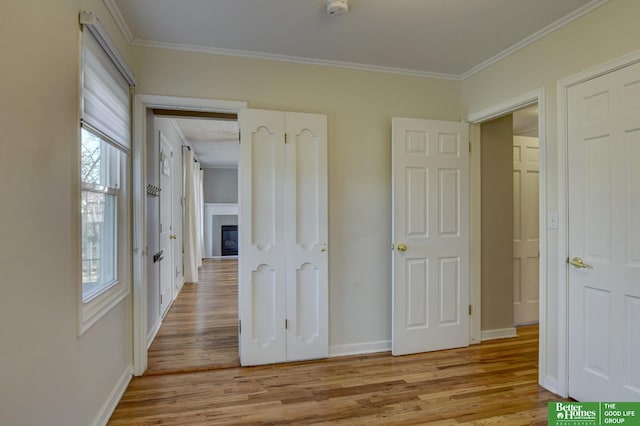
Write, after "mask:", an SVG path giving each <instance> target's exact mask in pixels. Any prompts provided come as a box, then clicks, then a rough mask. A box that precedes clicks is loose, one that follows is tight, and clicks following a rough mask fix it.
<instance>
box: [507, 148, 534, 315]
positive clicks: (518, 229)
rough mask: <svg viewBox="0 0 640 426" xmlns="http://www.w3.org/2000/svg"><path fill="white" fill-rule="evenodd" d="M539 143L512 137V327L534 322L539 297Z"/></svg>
mask: <svg viewBox="0 0 640 426" xmlns="http://www.w3.org/2000/svg"><path fill="white" fill-rule="evenodd" d="M538 151H539V142H538V138H532V137H524V136H514V138H513V281H514V289H513V296H514V306H513V314H514V324H516V325H518V324H528V323H533V322H537V321H538V310H539V309H538V306H539V300H538V299H539V297H538V289H539V287H540V284H539V251H538V248H539V236H538V223H539V217H538V216H539V211H538V210H539V207H538V198H539V187H538V182H539V179H538V175H539V155H538Z"/></svg>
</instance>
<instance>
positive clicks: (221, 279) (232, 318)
mask: <svg viewBox="0 0 640 426" xmlns="http://www.w3.org/2000/svg"><path fill="white" fill-rule="evenodd" d="M199 275H200V281H198V282H197V283H187V284H185V285H184V286H183V287H182V291H181V292H180V294H179V295H178V298H177V299H176V301H175V302H174V303H173V305H172V306H171V308H169V312H168V313H167V315H166V316H165V318H164V321H163V323H162V326H161V327H160V330H159V331H158V335H157V336H156V338H155V339H154V341H153V343H151V346H150V347H149V355H148V361H149V365H148V370H147V372H146V373H145V375H154V374H167V373H177V372H188V371H200V370H208V369H212V368H225V367H237V366H240V358H239V357H238V261H237V259H215V260H214V259H205V260H204V262H203V265H202V267H201V268H200V274H199Z"/></svg>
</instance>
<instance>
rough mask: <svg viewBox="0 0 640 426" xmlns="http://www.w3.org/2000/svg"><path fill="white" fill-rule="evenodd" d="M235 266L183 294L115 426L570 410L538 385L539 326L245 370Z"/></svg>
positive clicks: (483, 416) (402, 421)
mask: <svg viewBox="0 0 640 426" xmlns="http://www.w3.org/2000/svg"><path fill="white" fill-rule="evenodd" d="M226 262H229V261H226V260H225V261H217V262H215V261H214V262H211V261H208V262H207V263H206V264H205V265H204V271H203V273H202V274H201V280H200V282H199V283H197V284H187V285H185V290H186V292H185V291H184V290H183V294H181V295H180V296H179V297H178V300H176V303H175V304H174V306H173V307H172V308H171V311H170V312H169V314H168V315H167V318H165V323H164V324H163V326H162V327H163V328H161V330H160V332H159V333H158V339H157V341H155V342H154V343H153V345H152V348H151V350H150V352H149V365H150V372H149V373H147V374H145V375H144V376H142V377H136V378H134V379H133V380H132V381H131V383H130V385H129V387H128V388H127V390H126V392H125V394H124V396H123V397H122V399H121V401H120V403H119V404H118V406H117V407H116V410H115V411H114V413H113V415H112V417H111V420H110V422H109V424H110V425H114V426H117V425H227V424H228V425H238V424H247V425H267V424H269V425H271V424H292V425H302V424H310V425H316V424H317V425H327V424H331V425H334V424H335V425H390V424H393V425H419V424H429V425H436V426H438V425H487V426H489V425H508V426H518V425H544V424H546V418H547V402H552V401H561V400H563V399H562V398H560V397H558V396H557V395H554V394H552V393H550V392H547V391H546V390H544V389H542V388H541V387H539V386H538V359H537V358H538V327H537V326H527V327H520V328H518V337H517V338H512V339H502V340H494V341H488V342H484V343H482V344H480V345H474V346H471V347H469V348H462V349H452V350H447V351H438V352H431V353H425V354H416V355H405V356H401V357H393V356H391V354H390V353H375V354H368V355H356V356H349V357H339V358H331V359H327V360H320V361H307V362H296V363H289V364H278V365H268V366H259V367H247V368H240V367H238V358H237V356H238V353H237V329H236V325H235V321H236V319H237V263H236V262H229V263H226ZM225 363H227V364H226V365H227V366H228V367H229V368H222V369H220V368H219V367H221V366H225Z"/></svg>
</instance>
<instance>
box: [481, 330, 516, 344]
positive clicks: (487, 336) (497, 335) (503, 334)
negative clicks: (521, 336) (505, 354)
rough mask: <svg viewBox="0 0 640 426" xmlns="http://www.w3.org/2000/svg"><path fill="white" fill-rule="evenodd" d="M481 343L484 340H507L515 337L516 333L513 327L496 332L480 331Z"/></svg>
mask: <svg viewBox="0 0 640 426" xmlns="http://www.w3.org/2000/svg"><path fill="white" fill-rule="evenodd" d="M481 335H482V341H483V342H484V341H485V340H495V339H507V338H509V337H517V336H518V333H517V332H516V328H515V327H509V328H498V329H496V330H482V333H481Z"/></svg>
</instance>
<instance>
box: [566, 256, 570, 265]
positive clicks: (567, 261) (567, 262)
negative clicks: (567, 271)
mask: <svg viewBox="0 0 640 426" xmlns="http://www.w3.org/2000/svg"><path fill="white" fill-rule="evenodd" d="M565 263H566V264H567V265H568V264H569V258H568V257H567V260H565Z"/></svg>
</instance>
